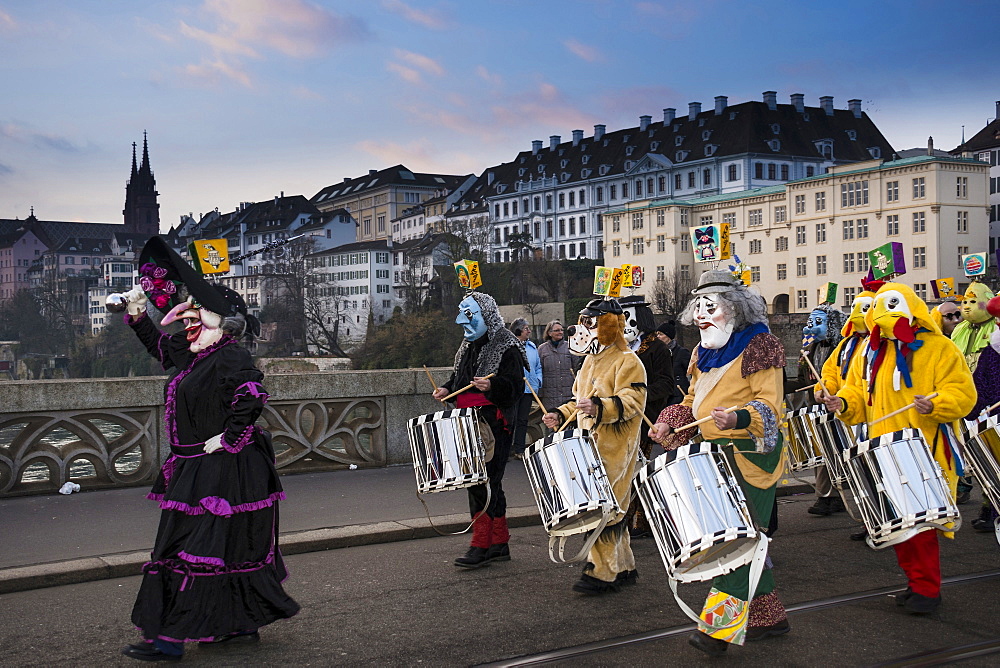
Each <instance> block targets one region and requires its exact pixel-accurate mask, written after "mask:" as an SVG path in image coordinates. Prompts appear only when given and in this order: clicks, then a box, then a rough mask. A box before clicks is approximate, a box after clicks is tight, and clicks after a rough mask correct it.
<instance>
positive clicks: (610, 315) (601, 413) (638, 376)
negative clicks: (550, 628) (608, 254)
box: [542, 299, 646, 595]
mask: <svg viewBox="0 0 1000 668" xmlns="http://www.w3.org/2000/svg"><path fill="white" fill-rule="evenodd" d="M624 325H625V318H624V315H623V313H622V307H621V305H620V304H619V303H618V302H617V301H615V300H614V299H594V300H592V301H591V302H590V303H588V304H587V306H586V307H585V308H584V309H583V310H582V311H580V320H579V323H578V324H577V325H574V326H573V327H572V328H570V330H569V336H570V342H569V344H570V349H571V350H572V351H573V353H574V354H575V355H586V357H585V358H584V361H583V366H582V367H581V368H580V373H578V374H577V376H576V382H575V383H574V384H573V395H574V397H576V398H575V399H573V400H570V401H569V402H567V403H565V404H563V405H562V406H559V407H558V408H557V409H555V411H554V412H551V413H546V414H545V416H544V417H543V418H542V419H543V421H544V422H545V425H546V426H547V427H549V428H550V429H558V428H559V426H560V425H561V424H562V423H563V422H565V421H566V420H567V419H569V418H570V417H571V416H573V415H574V414H576V413H577V411H579V415H578V417H577V422H578V424H579V425H580V428H581V429H586V430H588V431H589V432H590V433H591V435H592V436H593V437H594V440H595V442H596V443H597V450H598V452H599V453H600V456H601V461H602V462H603V463H604V468H605V470H606V472H607V475H608V480H609V482H610V483H611V489H612V491H613V492H614V495H615V498H616V499H617V500H618V505H619V507H620V508H622V509H623V512H622V513H621V515H619V516H617V517H614V518H612V520H611V522H610V523H609V524H608V525H607V526H606V527H605V528H604V530H603V531H602V532H601V534H600V536H599V537H598V539H597V542H596V543H594V546H593V547H592V548H591V549H590V555H589V557H588V559H589V563H588V564H587V565H586V566H585V567H584V569H583V575H582V576H581V578H580V580H579V581H578V582H577V583H576V584H574V585H573V590H574V591H577V592H580V593H581V594H587V595H598V594H604V593H607V592H612V591H617V590H618V589H620V588H621V586H622V585H625V584H631V583H634V582H635V581H636V580H637V579H638V573H637V572H636V570H635V558H634V557H633V556H632V548H631V546H630V545H629V533H628V531H626V530H625V529H626V523H625V521H624V519H625V512H624V509H626V508H628V506H629V499H630V495H631V490H632V478H633V477H634V474H635V466H636V464H637V456H638V455H637V452H638V449H639V431H640V429H641V427H642V411H643V408H644V407H645V403H646V371H645V369H643V366H642V362H640V361H639V358H638V357H637V356H636V354H635V353H633V352H632V351H631V350H629V349H628V344H627V343H625V337H624V334H623V330H624Z"/></svg>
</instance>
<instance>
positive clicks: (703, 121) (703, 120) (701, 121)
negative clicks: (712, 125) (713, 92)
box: [698, 118, 705, 128]
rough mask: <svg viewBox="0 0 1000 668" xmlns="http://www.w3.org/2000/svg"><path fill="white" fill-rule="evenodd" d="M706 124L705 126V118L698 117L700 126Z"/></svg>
mask: <svg viewBox="0 0 1000 668" xmlns="http://www.w3.org/2000/svg"><path fill="white" fill-rule="evenodd" d="M704 126H705V119H704V118H699V119H698V127H699V128H701V127H704Z"/></svg>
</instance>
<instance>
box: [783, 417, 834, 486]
mask: <svg viewBox="0 0 1000 668" xmlns="http://www.w3.org/2000/svg"><path fill="white" fill-rule="evenodd" d="M826 414H827V411H826V407H825V406H808V407H806V408H800V409H798V410H794V411H791V412H789V413H788V414H787V420H788V427H787V434H788V447H787V448H786V449H785V450H786V452H787V453H788V470H789V471H805V470H806V469H812V468H816V467H817V466H819V465H821V464H823V451H822V450H821V449H820V441H821V440H822V437H821V436H820V432H819V430H818V429H817V426H816V423H817V421H818V420H819V419H820V418H821V417H822V416H824V415H826Z"/></svg>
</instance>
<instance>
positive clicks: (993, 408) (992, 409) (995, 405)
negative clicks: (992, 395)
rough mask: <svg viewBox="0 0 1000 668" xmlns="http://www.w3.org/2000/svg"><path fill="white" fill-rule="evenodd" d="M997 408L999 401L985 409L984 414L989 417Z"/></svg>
mask: <svg viewBox="0 0 1000 668" xmlns="http://www.w3.org/2000/svg"><path fill="white" fill-rule="evenodd" d="M998 408H1000V401H998V402H996V403H995V404H993V405H992V406H990V407H989V408H987V409H986V414H987V415H989V414H990V413H992V412H993V411H995V410H996V409H998Z"/></svg>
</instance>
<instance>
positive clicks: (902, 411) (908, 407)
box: [869, 392, 938, 427]
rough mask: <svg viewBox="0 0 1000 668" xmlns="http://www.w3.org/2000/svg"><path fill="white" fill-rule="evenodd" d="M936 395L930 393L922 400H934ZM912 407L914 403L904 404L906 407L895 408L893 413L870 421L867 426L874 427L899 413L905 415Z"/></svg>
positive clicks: (935, 393)
mask: <svg viewBox="0 0 1000 668" xmlns="http://www.w3.org/2000/svg"><path fill="white" fill-rule="evenodd" d="M937 395H938V393H937V392H931V393H930V394H928V395H927V396H926V397H924V398H925V399H933V398H934V397H936V396H937ZM914 406H916V404H915V403H912V404H906V405H905V406H903V407H902V408H897V409H896V410H894V411H893V412H891V413H886V414H885V415H883V416H882V417H880V418H879V419H877V420H872V422H871V423H870V424H869V426H870V427H874V426H875V425H877V424H878V423H879V422H882V421H883V420H888V419H889V418H891V417H893V416H895V415H899V414H900V413H905V412H906V411H908V410H910V409H911V408H913V407H914Z"/></svg>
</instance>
